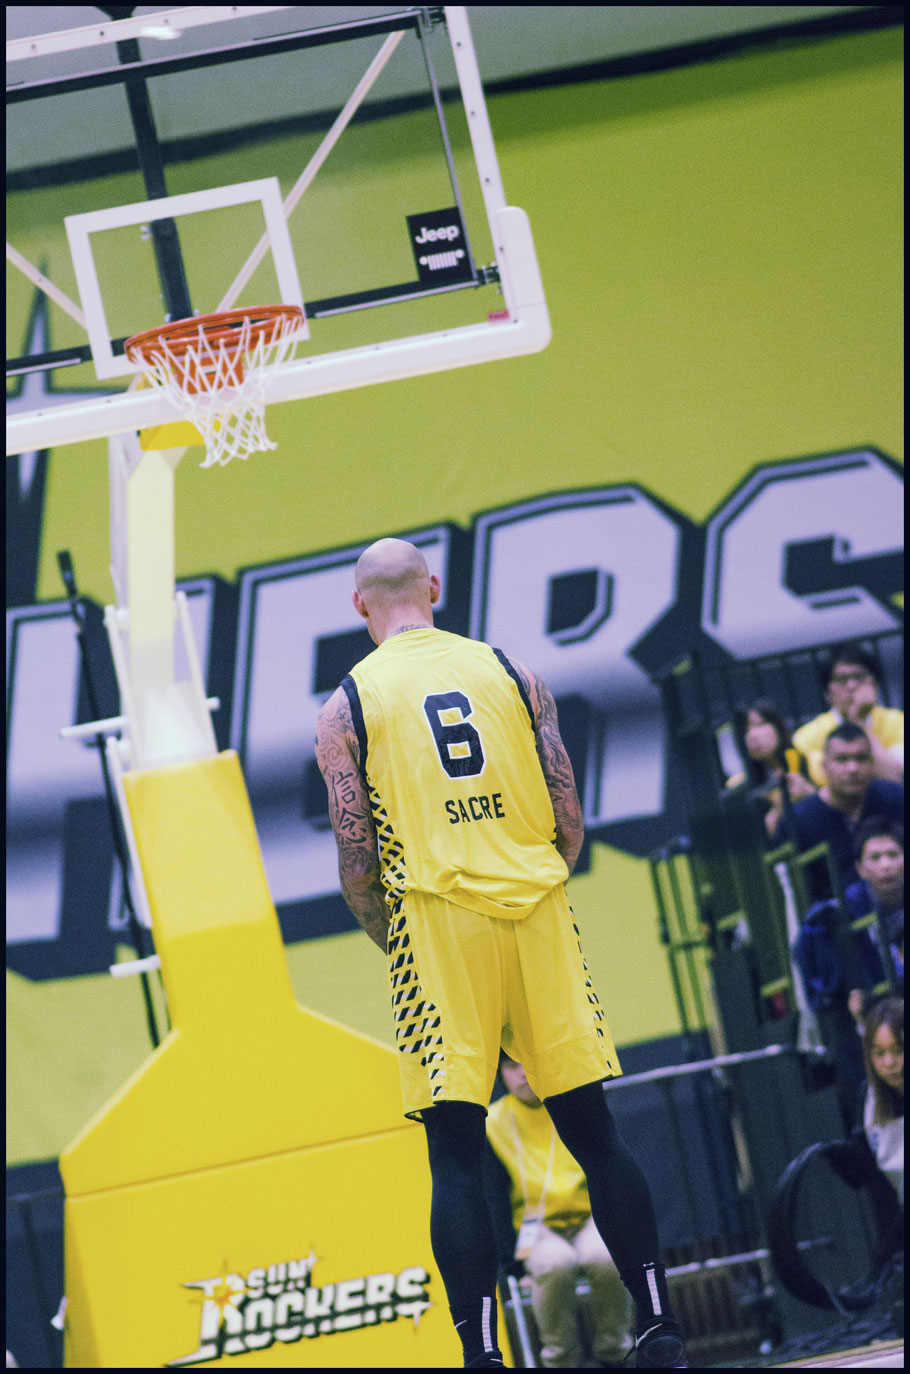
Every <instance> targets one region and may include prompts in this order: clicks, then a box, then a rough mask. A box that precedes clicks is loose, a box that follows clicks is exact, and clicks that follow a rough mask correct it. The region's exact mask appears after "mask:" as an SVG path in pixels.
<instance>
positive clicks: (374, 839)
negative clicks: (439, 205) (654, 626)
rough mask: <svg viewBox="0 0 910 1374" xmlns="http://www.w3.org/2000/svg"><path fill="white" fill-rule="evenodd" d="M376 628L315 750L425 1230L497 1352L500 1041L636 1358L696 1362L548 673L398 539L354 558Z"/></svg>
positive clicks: (474, 1322) (364, 610) (475, 1348)
mask: <svg viewBox="0 0 910 1374" xmlns="http://www.w3.org/2000/svg"><path fill="white" fill-rule="evenodd" d="M355 581H356V588H355V591H354V593H353V600H354V605H355V606H356V608H357V611H358V612H359V614H360V615H361V616H363V618H364V620H365V621H366V623H367V628H368V629H369V632H370V636H371V638H372V639H373V641H374V643H375V644H376V645H377V646H378V647H377V648H376V649H375V650H374V651H373V652H372V653H370V654H368V655H367V657H366V658H364V659H362V660H361V662H360V663H358V664H357V665H356V667H355V668H353V669H352V671H351V674H350V676H349V677H346V678H345V679H344V681H343V682H342V683H341V686H340V687H339V688H338V690H337V691H336V692H335V693H334V694H333V695H332V696H331V697H330V698H329V700H328V701H327V702H326V704H325V706H324V708H323V710H322V712H321V713H320V716H319V722H318V725H317V731H316V757H317V759H318V762H319V767H320V769H321V770H322V775H323V777H324V778H325V782H326V786H327V788H328V794H329V815H330V817H331V821H332V827H333V829H334V832H335V839H336V841H337V844H338V866H339V872H340V875H341V890H342V892H343V894H344V898H345V901H346V902H347V904H348V906H349V907H350V908H351V911H352V912H353V913H354V916H355V917H356V919H357V920H358V921H359V923H360V924H361V925H362V926H363V928H364V930H365V931H366V932H367V934H368V935H369V936H370V938H371V939H372V940H374V941H375V942H376V944H377V945H379V947H380V949H382V950H383V951H384V952H385V953H386V955H387V957H388V964H389V980H390V985H391V994H392V1006H393V1011H394V1017H395V1034H396V1041H397V1046H398V1050H399V1056H398V1062H399V1067H400V1070H401V1084H402V1096H403V1102H404V1113H405V1116H408V1117H411V1118H412V1119H414V1120H419V1121H421V1122H422V1124H423V1126H424V1128H425V1130H426V1136H427V1147H428V1152H429V1161H430V1171H431V1175H432V1181H433V1196H432V1206H431V1212H430V1236H431V1242H432V1246H433V1254H434V1255H435V1258H436V1263H437V1264H438V1266H439V1272H440V1273H441V1275H442V1278H443V1282H444V1284H445V1287H446V1294H447V1297H448V1301H449V1306H450V1310H451V1313H452V1320H453V1322H454V1324H455V1327H456V1330H457V1331H458V1334H459V1336H460V1337H461V1341H462V1344H463V1346H464V1363H465V1366H466V1368H480V1367H483V1366H493V1365H502V1363H503V1359H502V1354H501V1352H500V1350H499V1347H498V1344H497V1332H496V1316H497V1310H496V1276H497V1252H496V1242H495V1239H494V1233H493V1226H492V1221H491V1218H490V1213H489V1210H488V1208H487V1204H486V1200H485V1197H484V1192H483V1182H482V1164H483V1155H484V1133H485V1117H486V1109H487V1104H488V1103H489V1100H490V1094H491V1091H492V1087H493V1079H494V1076H495V1074H496V1068H497V1063H498V1060H499V1050H500V1046H501V1047H502V1048H503V1049H505V1051H506V1053H507V1054H508V1055H509V1056H510V1057H511V1058H512V1059H514V1060H515V1061H516V1062H518V1063H521V1064H523V1065H524V1068H525V1073H526V1074H527V1077H528V1081H529V1083H530V1084H531V1086H532V1088H533V1089H534V1092H535V1093H536V1095H537V1096H538V1097H539V1098H541V1099H542V1101H543V1102H544V1103H545V1105H546V1107H547V1109H548V1111H549V1113H550V1116H551V1117H552V1119H553V1122H554V1123H555V1126H556V1129H557V1131H558V1132H559V1135H560V1137H561V1139H562V1140H563V1141H564V1143H565V1145H566V1146H567V1148H568V1149H569V1150H570V1151H571V1153H572V1154H573V1155H574V1157H575V1159H576V1160H577V1161H578V1163H579V1165H580V1167H581V1168H582V1169H583V1170H584V1173H585V1176H586V1178H587V1181H588V1189H589V1194H590V1199H591V1210H592V1213H593V1216H594V1221H595V1223H596V1225H597V1228H598V1230H599V1231H600V1233H601V1235H602V1237H603V1239H604V1241H605V1243H606V1245H607V1248H608V1249H609V1251H610V1254H611V1255H612V1256H613V1258H614V1260H615V1261H616V1264H617V1267H618V1269H619V1271H620V1274H621V1275H622V1278H623V1281H624V1282H625V1284H626V1286H627V1288H628V1289H629V1291H630V1293H631V1294H632V1296H633V1298H634V1300H635V1304H636V1309H637V1317H638V1339H637V1342H636V1363H637V1365H638V1366H639V1367H643V1366H647V1367H652V1368H653V1367H663V1368H667V1367H669V1368H677V1369H680V1368H683V1369H684V1368H687V1367H688V1366H687V1364H686V1358H685V1348H684V1344H683V1341H682V1337H681V1334H680V1329H679V1326H678V1324H677V1322H676V1320H675V1318H674V1316H673V1312H672V1309H671V1307H670V1303H669V1300H668V1297H667V1285H666V1279H665V1277H664V1269H663V1265H662V1264H661V1262H660V1253H659V1242H658V1237H657V1224H656V1221H655V1217H654V1207H653V1204H652V1201H651V1196H650V1193H649V1190H648V1185H647V1183H646V1182H645V1178H644V1175H643V1174H642V1172H641V1170H640V1168H639V1167H638V1165H637V1164H636V1163H635V1161H634V1160H633V1158H632V1156H631V1155H630V1154H629V1153H628V1151H627V1150H626V1148H625V1146H624V1145H623V1144H622V1142H621V1141H620V1139H619V1136H618V1134H617V1131H616V1127H615V1125H614V1123H613V1120H612V1117H611V1116H610V1113H609V1111H608V1108H607V1104H606V1101H605V1098H604V1093H603V1089H602V1087H601V1084H602V1082H603V1080H604V1079H605V1078H611V1077H614V1076H616V1075H618V1074H619V1073H620V1072H621V1070H620V1067H619V1062H618V1059H617V1057H616V1050H615V1048H614V1046H613V1042H612V1040H611V1038H610V1033H609V1031H608V1029H607V1026H606V1023H605V1021H604V1014H603V1012H602V1010H601V1008H600V1005H599V1003H598V1000H597V996H596V994H595V992H594V989H593V987H592V985H591V980H590V978H589V976H588V971H587V966H586V964H585V961H584V957H583V955H582V951H581V945H580V943H579V938H578V931H577V929H576V927H575V924H574V921H573V917H572V913H571V910H570V908H569V904H568V900H567V898H566V892H565V882H566V879H567V878H568V876H569V874H570V873H571V871H572V868H573V866H574V864H575V860H576V858H577V857H578V852H579V850H580V848H581V843H582V839H583V835H584V828H583V823H582V812H581V806H580V804H579V801H578V796H577V793H576V791H575V783H574V779H573V776H572V766H571V764H570V762H569V759H568V756H567V754H566V751H565V747H564V745H563V743H562V740H561V739H560V735H559V728H558V725H557V720H556V707H555V705H554V702H553V698H552V696H551V695H550V693H549V691H548V690H547V688H546V686H545V685H544V683H543V682H542V681H541V680H540V678H538V677H537V676H536V675H535V674H534V673H533V672H531V671H530V669H528V668H526V667H524V666H523V665H522V664H520V663H517V662H515V661H513V660H510V659H508V658H507V657H506V655H505V654H504V653H502V652H501V651H500V650H499V649H493V648H490V647H489V646H488V645H486V644H482V643H479V642H478V641H476V640H471V639H466V638H463V637H462V636H460V635H454V634H449V633H447V632H446V631H444V630H437V629H435V628H434V625H433V606H434V605H435V603H436V602H437V601H438V600H439V591H440V586H439V578H438V577H437V576H436V575H435V574H432V575H431V574H430V573H429V571H428V569H427V565H426V562H425V560H424V558H423V555H422V554H421V553H420V551H419V549H417V548H415V546H414V545H413V544H409V543H407V542H406V541H404V540H401V539H380V540H379V541H378V543H375V544H372V545H371V546H370V547H369V548H368V549H367V550H366V551H365V552H364V553H363V554H362V556H361V558H360V560H359V562H358V563H357V568H356V574H355Z"/></svg>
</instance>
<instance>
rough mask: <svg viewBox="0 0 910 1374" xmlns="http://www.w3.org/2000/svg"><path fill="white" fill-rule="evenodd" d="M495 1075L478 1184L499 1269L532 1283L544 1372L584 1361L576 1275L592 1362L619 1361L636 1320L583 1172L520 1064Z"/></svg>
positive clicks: (502, 1061)
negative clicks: (585, 1299)
mask: <svg viewBox="0 0 910 1374" xmlns="http://www.w3.org/2000/svg"><path fill="white" fill-rule="evenodd" d="M499 1073H500V1077H501V1079H502V1082H503V1084H504V1085H505V1088H506V1093H505V1095H504V1096H503V1097H500V1098H499V1099H498V1100H497V1101H496V1102H494V1103H493V1104H492V1105H491V1107H490V1111H489V1115H488V1116H487V1144H488V1151H487V1171H486V1183H487V1187H488V1192H489V1198H490V1203H491V1207H492V1210H493V1215H494V1221H495V1223H496V1230H497V1235H498V1239H499V1246H500V1260H501V1265H502V1268H503V1269H504V1270H505V1271H506V1273H508V1274H512V1275H515V1276H516V1277H518V1276H522V1277H523V1276H524V1275H528V1276H530V1291H531V1304H532V1308H533V1311H534V1316H535V1319H536V1321H537V1327H538V1330H539V1332H540V1338H541V1343H542V1349H541V1355H540V1358H541V1361H542V1363H543V1365H544V1367H545V1368H547V1369H578V1368H579V1367H581V1366H582V1365H583V1363H584V1355H583V1343H582V1337H581V1333H580V1330H579V1325H578V1301H577V1298H576V1293H575V1285H576V1282H577V1280H578V1278H579V1277H580V1275H581V1273H582V1272H583V1273H584V1274H585V1275H586V1277H587V1278H588V1280H589V1282H590V1284H591V1290H592V1297H593V1302H592V1304H591V1315H592V1318H593V1323H594V1334H593V1347H594V1348H593V1357H594V1359H595V1361H597V1362H598V1363H599V1364H612V1363H614V1362H615V1363H618V1362H619V1361H621V1360H622V1358H623V1356H624V1355H625V1354H626V1352H627V1351H628V1350H630V1349H631V1347H632V1345H633V1338H632V1331H633V1328H634V1325H635V1312H634V1309H633V1306H632V1302H631V1299H630V1297H629V1295H628V1293H627V1291H626V1288H625V1286H624V1285H623V1283H622V1280H621V1279H620V1277H619V1274H618V1272H617V1269H616V1266H615V1264H614V1263H613V1261H612V1259H611V1258H610V1254H609V1251H608V1250H607V1247H606V1246H605V1245H604V1243H603V1241H602V1240H601V1238H600V1235H599V1233H598V1231H597V1228H596V1227H595V1225H594V1220H593V1218H592V1216H591V1206H590V1202H589V1200H588V1188H587V1184H586V1182H585V1177H584V1174H583V1173H582V1171H581V1169H580V1168H579V1167H578V1165H577V1164H576V1162H575V1160H574V1159H573V1158H572V1156H571V1155H570V1154H569V1152H568V1150H567V1149H566V1147H565V1146H564V1145H563V1143H562V1141H561V1140H560V1139H559V1137H558V1136H557V1134H556V1130H555V1128H554V1126H553V1123H552V1121H551V1120H550V1117H549V1114H548V1113H547V1110H546V1108H545V1107H544V1105H543V1103H542V1102H541V1101H540V1099H539V1098H538V1097H536V1096H535V1094H534V1092H533V1090H532V1089H531V1087H530V1085H529V1083H528V1080H527V1078H526V1077H525V1072H524V1069H523V1068H522V1066H521V1064H516V1063H515V1062H514V1061H513V1060H511V1059H510V1058H509V1057H508V1055H507V1054H506V1053H505V1051H503V1052H502V1053H501V1054H500V1057H499ZM516 1231H517V1241H516Z"/></svg>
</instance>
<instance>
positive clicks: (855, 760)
mask: <svg viewBox="0 0 910 1374" xmlns="http://www.w3.org/2000/svg"><path fill="white" fill-rule="evenodd" d="M823 767H824V778H825V785H824V786H823V787H822V788H821V789H820V790H819V791H818V792H816V793H815V795H814V796H812V797H806V798H805V799H804V800H803V801H799V802H797V803H796V804H795V806H794V807H793V808H792V810H791V812H790V815H789V816H783V817H782V818H781V820H780V821H779V823H778V826H777V830H776V831H775V833H774V836H773V843H774V844H775V845H780V844H785V843H786V842H787V841H788V840H792V841H793V843H794V844H795V845H796V847H797V849H798V850H799V851H800V853H804V852H805V851H806V850H807V849H813V848H814V847H815V846H816V845H817V844H822V843H823V842H827V844H828V846H829V848H830V850H831V855H832V858H833V860H834V865H835V868H836V870H837V875H838V880H839V882H840V884H841V887H842V888H847V887H849V886H850V884H851V883H856V882H858V881H859V874H858V873H857V871H856V866H855V860H854V855H853V836H854V833H855V831H856V829H857V827H858V826H859V825H860V824H861V823H862V822H863V821H866V820H868V819H869V818H870V817H871V816H881V817H883V818H884V819H885V820H890V821H898V822H900V821H902V820H903V812H904V789H903V787H901V786H900V784H899V783H896V782H888V781H885V780H884V779H882V778H876V777H875V776H874V773H873V763H872V750H871V747H870V745H869V739H868V736H867V734H866V732H865V730H863V729H862V728H861V727H860V726H859V725H854V724H852V723H851V722H849V721H847V722H845V723H844V724H843V725H838V726H836V727H835V729H833V730H832V731H831V733H830V734H829V735H828V737H827V738H826V740H825V746H824V751H823ZM791 824H792V832H791ZM815 870H816V866H813V869H812V871H810V873H809V875H808V881H809V886H810V890H811V892H812V896H813V898H814V899H815V900H821V899H823V898H825V897H837V896H839V895H840V894H839V893H837V892H831V891H830V884H828V882H827V877H826V875H825V874H824V873H821V874H820V873H819V872H816V871H815Z"/></svg>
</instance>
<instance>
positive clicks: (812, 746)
mask: <svg viewBox="0 0 910 1374" xmlns="http://www.w3.org/2000/svg"><path fill="white" fill-rule="evenodd" d="M820 678H821V685H822V691H823V692H824V694H825V700H826V701H827V702H828V703H829V705H830V707H831V710H830V711H825V712H824V713H823V714H822V715H820V716H816V717H815V718H814V720H810V721H808V722H807V723H806V724H805V725H801V726H800V727H799V729H798V730H795V731H794V732H793V745H794V748H796V749H798V750H799V752H800V753H801V754H804V755H805V756H806V759H807V761H808V764H809V776H810V777H811V778H812V781H813V782H814V783H815V785H816V787H824V786H825V784H826V782H827V778H826V775H825V771H824V767H823V755H824V749H825V740H826V739H827V738H828V736H829V735H830V733H831V731H832V730H834V729H835V728H836V727H837V726H838V725H843V724H844V722H845V721H851V722H852V723H853V724H854V725H859V726H860V727H861V728H862V729H863V730H865V732H866V735H867V737H868V740H869V746H870V748H871V750H872V765H873V777H876V778H884V779H886V781H888V782H899V783H901V784H903V781H904V713H903V711H899V710H897V709H896V708H894V707H889V706H880V705H879V701H878V690H879V685H880V681H881V669H880V668H879V665H878V662H877V660H876V658H875V655H874V654H871V653H870V652H869V650H868V649H865V648H863V646H862V644H856V643H850V644H838V645H836V646H835V647H834V648H833V649H832V650H831V652H830V654H828V656H827V658H826V659H825V660H824V662H823V664H822V666H821V670H820Z"/></svg>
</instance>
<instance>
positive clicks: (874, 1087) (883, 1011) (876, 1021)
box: [863, 997, 904, 1208]
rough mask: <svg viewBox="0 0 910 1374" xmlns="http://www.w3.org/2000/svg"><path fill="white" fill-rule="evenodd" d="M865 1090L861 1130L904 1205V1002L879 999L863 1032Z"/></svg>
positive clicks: (898, 998)
mask: <svg viewBox="0 0 910 1374" xmlns="http://www.w3.org/2000/svg"><path fill="white" fill-rule="evenodd" d="M863 1054H864V1056H865V1060H866V1081H867V1083H868V1089H867V1092H866V1100H865V1104H864V1108H863V1129H864V1131H865V1133H866V1139H867V1140H868V1142H869V1145H870V1147H871V1149H872V1153H873V1154H874V1156H875V1160H876V1163H877V1164H878V1167H879V1169H880V1170H881V1172H882V1173H883V1174H884V1175H885V1177H886V1178H887V1180H888V1182H889V1183H890V1184H891V1186H892V1188H893V1189H894V1191H895V1193H896V1194H897V1200H898V1202H899V1203H900V1206H901V1208H903V1205H904V1002H903V998H901V997H883V998H882V999H881V1000H880V1001H878V1002H875V1003H874V1004H873V1005H872V1006H871V1007H870V1008H869V1011H868V1013H867V1015H866V1024H865V1030H864V1032H863Z"/></svg>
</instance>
